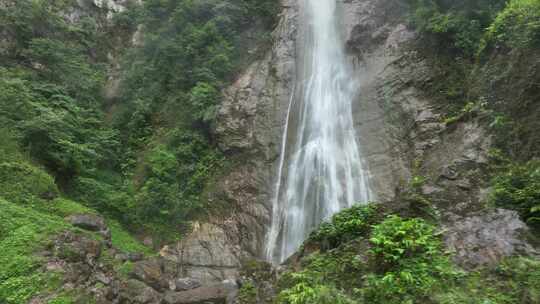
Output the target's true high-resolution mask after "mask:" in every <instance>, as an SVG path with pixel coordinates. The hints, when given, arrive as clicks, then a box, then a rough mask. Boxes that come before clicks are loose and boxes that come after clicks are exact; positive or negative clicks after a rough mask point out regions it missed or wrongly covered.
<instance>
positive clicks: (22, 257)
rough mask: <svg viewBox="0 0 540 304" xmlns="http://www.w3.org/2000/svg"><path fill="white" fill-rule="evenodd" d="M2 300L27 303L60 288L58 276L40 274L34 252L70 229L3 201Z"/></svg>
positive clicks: (0, 232)
mask: <svg viewBox="0 0 540 304" xmlns="http://www.w3.org/2000/svg"><path fill="white" fill-rule="evenodd" d="M0 210H2V212H0V265H2V267H0V300H1V301H5V302H6V303H8V304H19V303H21V304H22V303H27V301H28V300H29V299H30V298H31V297H32V296H33V295H35V294H37V293H38V292H41V291H44V290H50V289H53V288H57V287H59V286H58V285H57V284H58V283H60V282H59V280H58V279H55V278H56V277H58V276H59V275H58V274H55V273H45V272H39V271H37V269H38V268H39V267H41V264H40V259H39V258H38V257H36V256H34V255H33V253H34V251H36V250H37V249H39V248H40V246H44V244H45V242H46V240H47V238H48V237H50V236H51V235H53V234H54V233H56V232H59V231H61V230H62V229H67V228H68V225H67V224H66V223H65V222H64V221H63V220H62V219H61V218H59V217H56V216H52V215H47V214H43V213H41V212H38V211H36V210H34V209H33V208H31V207H23V206H18V205H15V204H13V203H10V202H8V201H6V200H4V199H0Z"/></svg>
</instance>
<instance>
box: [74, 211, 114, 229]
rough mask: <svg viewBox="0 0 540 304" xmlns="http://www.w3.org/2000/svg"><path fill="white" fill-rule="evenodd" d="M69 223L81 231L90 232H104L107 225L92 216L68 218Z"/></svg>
mask: <svg viewBox="0 0 540 304" xmlns="http://www.w3.org/2000/svg"><path fill="white" fill-rule="evenodd" d="M68 220H69V222H70V223H71V224H72V225H73V226H75V227H79V228H81V229H85V230H90V231H106V230H108V229H107V225H106V224H105V220H104V219H103V218H102V217H99V216H97V215H93V214H76V215H71V216H69V217H68Z"/></svg>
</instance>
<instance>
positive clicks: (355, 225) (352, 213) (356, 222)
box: [310, 204, 382, 249]
mask: <svg viewBox="0 0 540 304" xmlns="http://www.w3.org/2000/svg"><path fill="white" fill-rule="evenodd" d="M381 211H382V208H381V207H380V206H377V205H375V204H369V205H367V206H362V205H356V206H354V207H352V208H349V209H347V210H345V211H343V212H340V213H338V214H336V215H334V216H333V217H332V220H331V221H329V222H326V223H323V224H322V225H321V227H320V228H319V229H317V230H316V231H314V232H313V233H312V234H311V236H310V240H311V241H315V242H320V243H324V244H326V246H327V247H329V248H328V249H333V248H336V247H338V246H339V245H341V244H344V243H346V242H348V241H351V240H353V239H355V238H357V237H359V236H362V235H365V234H366V233H367V232H368V231H369V230H370V229H371V225H373V224H375V223H376V222H377V220H378V218H379V217H380V214H381V213H382V212H381Z"/></svg>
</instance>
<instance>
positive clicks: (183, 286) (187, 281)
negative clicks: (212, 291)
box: [169, 278, 201, 291]
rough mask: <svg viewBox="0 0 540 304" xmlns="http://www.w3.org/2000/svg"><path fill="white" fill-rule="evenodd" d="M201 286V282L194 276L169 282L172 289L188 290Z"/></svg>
mask: <svg viewBox="0 0 540 304" xmlns="http://www.w3.org/2000/svg"><path fill="white" fill-rule="evenodd" d="M199 287H201V282H199V281H198V280H195V279H192V278H179V279H174V280H171V281H170V282H169V289H170V290H172V291H186V290H191V289H195V288H199Z"/></svg>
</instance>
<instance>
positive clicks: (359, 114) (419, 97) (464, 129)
mask: <svg viewBox="0 0 540 304" xmlns="http://www.w3.org/2000/svg"><path fill="white" fill-rule="evenodd" d="M299 3H300V1H297V0H284V1H283V2H282V7H283V11H282V14H281V21H280V22H279V25H278V27H277V28H276V30H275V32H274V38H275V42H274V46H273V47H272V49H271V50H268V52H267V53H266V55H265V56H264V58H263V59H262V60H259V61H257V62H254V63H253V64H252V65H251V66H250V67H249V68H248V69H247V70H246V71H245V73H243V75H241V76H240V77H239V78H238V80H237V81H236V82H235V83H234V84H233V85H232V86H231V87H230V88H228V89H227V90H226V91H225V92H224V93H225V98H224V100H223V103H222V105H221V107H220V110H219V115H218V123H217V126H216V128H215V135H216V137H217V139H218V142H219V145H220V148H221V149H222V150H223V151H225V152H226V153H227V154H228V155H229V156H230V158H231V159H234V160H235V165H234V166H232V169H231V170H230V172H228V173H227V174H226V175H225V177H224V178H222V179H221V180H220V181H219V183H218V185H217V190H216V191H215V193H213V194H212V195H211V199H215V200H221V201H225V202H226V203H227V209H228V210H229V211H230V212H227V213H226V214H221V215H216V216H214V217H211V218H210V219H209V220H208V221H206V222H201V223H195V225H194V230H193V232H192V233H191V235H189V236H187V237H186V238H185V239H183V240H182V242H180V243H179V244H177V246H169V247H166V248H164V250H163V251H162V255H163V256H164V257H165V258H166V259H170V260H174V261H175V262H178V263H179V264H180V265H181V271H182V274H183V275H185V276H190V277H194V278H197V279H200V280H203V281H218V280H222V279H226V278H232V277H236V276H237V275H238V269H239V267H240V266H241V263H242V261H243V260H244V259H250V258H259V257H261V255H262V251H263V248H264V243H265V234H266V229H267V227H269V225H270V214H271V198H272V195H273V193H272V192H273V189H274V183H275V175H276V172H277V171H276V170H277V168H276V165H277V162H278V160H279V153H280V144H281V136H282V131H283V127H284V124H285V117H286V111H287V107H288V103H289V98H290V95H291V91H292V90H293V86H294V80H295V79H296V66H297V59H296V58H301V54H297V48H296V43H297V42H298V43H299V42H300V41H299V40H298V39H302V37H301V33H298V31H297V23H298V18H299V10H300V9H301V8H300V7H299V6H300V4H299ZM403 3H404V2H403V1H394V0H346V1H342V2H340V9H341V12H342V16H343V17H342V18H341V22H342V25H343V26H342V28H343V35H344V36H345V38H346V41H347V45H346V47H347V51H348V54H349V55H350V61H351V65H353V66H354V67H355V71H356V74H357V76H356V78H355V79H353V80H352V81H358V84H359V92H358V96H357V99H356V102H355V104H354V113H353V114H354V118H355V124H356V128H357V134H358V138H359V143H360V146H361V149H362V151H361V152H362V153H363V155H364V156H365V157H366V159H367V162H368V165H369V169H370V174H371V177H372V187H373V189H374V191H375V193H376V195H377V201H378V202H380V203H388V204H392V205H396V204H397V205H400V204H401V206H400V207H401V208H403V209H406V208H410V206H408V205H407V204H405V203H403V202H402V201H401V200H402V194H403V192H404V191H406V190H407V189H408V188H409V185H410V181H411V178H412V177H413V176H416V175H418V176H425V177H426V178H427V179H426V180H427V181H426V183H425V184H424V186H423V188H422V192H423V193H422V194H423V195H425V196H426V197H427V198H429V199H430V200H431V201H432V204H433V207H434V209H435V210H436V212H437V213H438V214H439V215H440V218H441V221H442V224H443V226H444V227H445V229H446V230H447V231H448V232H447V234H446V237H445V239H446V242H447V245H448V246H449V247H450V248H452V249H454V250H455V251H456V252H458V253H459V254H458V255H457V258H456V259H457V261H458V262H459V263H461V264H463V265H467V266H475V265H480V264H485V263H490V262H493V261H495V260H497V259H499V258H501V257H503V256H508V255H512V254H516V253H521V252H528V253H530V252H532V251H533V249H532V247H531V246H529V245H528V244H527V243H526V241H523V240H522V239H523V237H522V236H523V233H526V232H527V228H526V226H525V225H524V224H523V223H522V222H521V221H520V220H519V218H518V216H517V214H515V213H512V212H503V211H500V210H489V209H486V208H485V198H486V193H487V192H488V189H487V181H486V180H485V174H484V170H485V167H486V164H487V159H488V157H487V155H488V150H489V149H490V146H491V139H490V137H489V135H488V133H487V132H486V131H485V130H484V128H483V127H482V123H481V122H480V121H478V120H474V119H473V120H469V121H464V122H457V123H455V124H452V125H447V124H445V123H444V122H443V113H439V112H438V111H437V108H436V107H435V105H434V102H433V101H432V100H431V98H430V96H429V94H427V92H426V91H425V88H426V87H427V86H429V85H430V82H431V81H432V80H433V78H434V75H433V73H432V69H431V68H430V63H429V60H428V59H427V58H425V57H423V56H422V55H421V53H420V52H418V51H417V43H418V39H417V38H418V37H417V34H416V33H415V32H414V31H412V30H411V29H409V28H408V27H407V26H406V24H405V21H404V16H403V14H404V12H406V9H407V8H406V7H404V6H403V5H404V4H403ZM298 61H300V60H298ZM494 219H496V220H494ZM486 221H493V222H492V223H491V224H490V225H489V226H487V225H486V224H487V222H486ZM463 227H467V229H464V228H463ZM498 231H499V232H500V231H503V232H504V233H501V234H499V233H498ZM502 238H505V239H504V240H503V239H502ZM493 242H496V243H497V244H498V245H497V246H494V247H493V248H488V247H489V246H490V245H489V244H491V243H493ZM475 244H480V246H484V247H485V248H477V245H475ZM478 252H480V254H479V253H478ZM482 252H483V253H482Z"/></svg>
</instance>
